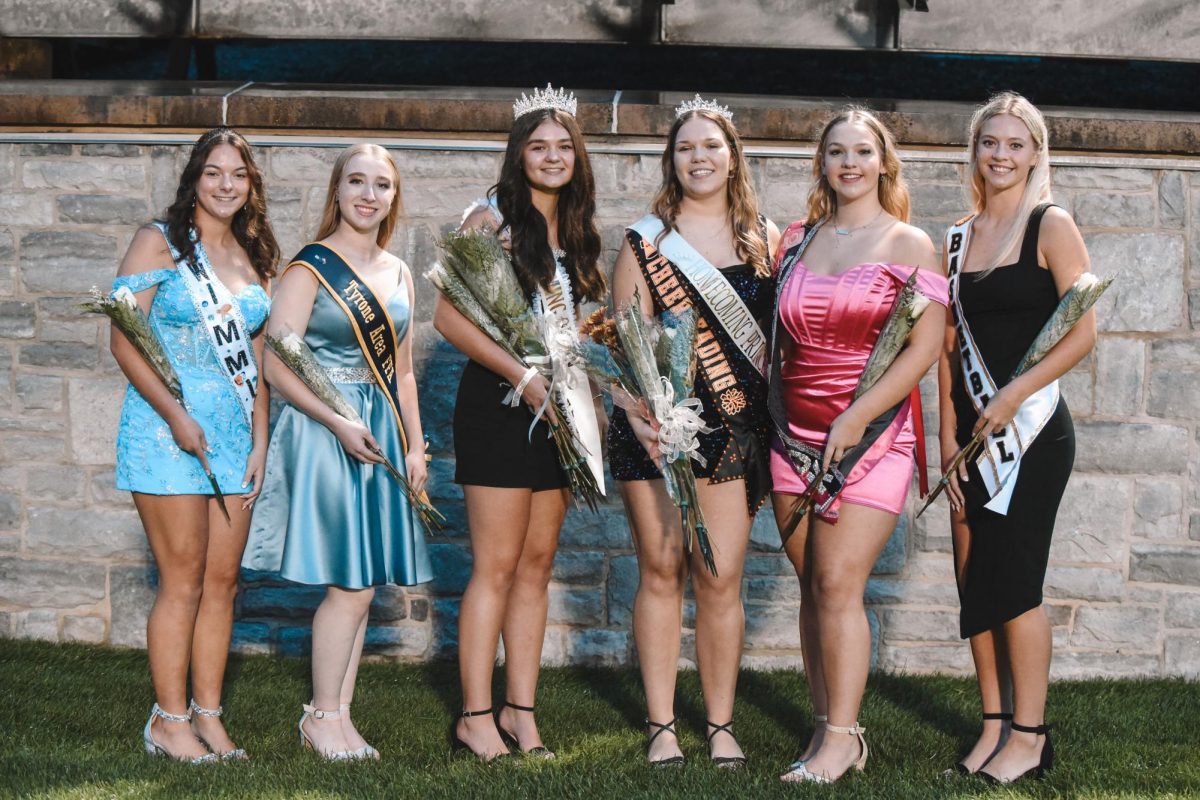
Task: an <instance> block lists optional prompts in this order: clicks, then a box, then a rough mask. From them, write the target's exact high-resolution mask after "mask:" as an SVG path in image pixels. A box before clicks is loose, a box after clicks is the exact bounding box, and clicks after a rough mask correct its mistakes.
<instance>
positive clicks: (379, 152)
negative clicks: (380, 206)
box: [316, 142, 403, 249]
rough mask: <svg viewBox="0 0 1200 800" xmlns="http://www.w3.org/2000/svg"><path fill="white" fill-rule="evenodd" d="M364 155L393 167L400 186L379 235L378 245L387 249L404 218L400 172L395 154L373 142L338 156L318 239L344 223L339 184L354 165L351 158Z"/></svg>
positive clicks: (393, 174)
mask: <svg viewBox="0 0 1200 800" xmlns="http://www.w3.org/2000/svg"><path fill="white" fill-rule="evenodd" d="M360 154H361V155H369V156H373V157H375V158H377V159H379V160H380V161H383V162H385V163H386V164H387V165H388V166H389V167H391V168H392V180H393V181H394V182H395V184H396V197H395V199H394V200H392V207H391V208H389V209H388V213H387V216H386V217H384V220H383V222H381V223H380V225H379V232H378V233H377V234H376V236H375V243H376V244H377V245H379V246H380V247H382V248H385V249H386V248H387V246H388V242H390V241H391V240H392V233H394V232H395V230H396V222H397V220H399V219H400V214H401V211H402V205H403V204H402V203H401V201H400V169H399V168H398V167H397V166H396V161H395V160H394V159H393V158H392V154H391V153H389V152H388V151H387V150H385V149H383V148H382V147H380V146H379V145H377V144H371V143H370V142H359V143H358V144H352V145H350V146H349V147H347V148H346V149H345V150H343V151H342V152H340V153H338V157H337V161H335V162H333V172H331V173H330V174H329V189H328V191H326V192H325V207H324V208H323V209H322V210H321V224H320V225H318V226H317V237H316V238H317V239H324V238H326V237H327V236H329V235H330V234H332V233H333V232H334V231H335V230H337V226H338V224H339V223H340V222H341V221H342V211H341V209H340V208H338V202H337V188H338V184H339V183H341V182H342V175H343V174H345V172H346V165H347V164H349V163H350V159H352V158H354V157H355V156H357V155H360Z"/></svg>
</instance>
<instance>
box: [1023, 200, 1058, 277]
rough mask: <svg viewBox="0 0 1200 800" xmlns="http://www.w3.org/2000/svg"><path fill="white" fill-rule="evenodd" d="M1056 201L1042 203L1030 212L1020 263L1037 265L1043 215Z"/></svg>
mask: <svg viewBox="0 0 1200 800" xmlns="http://www.w3.org/2000/svg"><path fill="white" fill-rule="evenodd" d="M1052 205H1054V203H1042V204H1041V205H1040V206H1038V207H1037V208H1035V209H1034V210H1033V211H1032V212H1031V213H1030V214H1029V223H1028V224H1027V225H1026V226H1025V237H1024V238H1023V239H1022V240H1021V255H1020V256H1019V257H1018V258H1017V263H1018V264H1032V265H1033V266H1035V267H1036V266H1037V246H1038V235H1039V232H1040V231H1041V228H1042V217H1043V216H1045V214H1046V209H1048V208H1050V206H1052Z"/></svg>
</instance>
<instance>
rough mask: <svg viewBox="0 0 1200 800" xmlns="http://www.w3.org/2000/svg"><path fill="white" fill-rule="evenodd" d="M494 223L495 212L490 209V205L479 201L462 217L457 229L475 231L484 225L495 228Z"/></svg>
mask: <svg viewBox="0 0 1200 800" xmlns="http://www.w3.org/2000/svg"><path fill="white" fill-rule="evenodd" d="M496 225H497V223H496V214H495V212H494V211H492V207H491V206H489V205H485V204H483V203H479V204H477V205H476V206H475V208H474V209H473V210H472V211H470V212H469V213H468V214H467V215H466V216H465V217H463V221H462V224H461V225H459V226H458V229H459V230H460V231H477V230H479V229H480V228H483V227H485V226H486V227H488V228H491V229H492V230H495V229H496Z"/></svg>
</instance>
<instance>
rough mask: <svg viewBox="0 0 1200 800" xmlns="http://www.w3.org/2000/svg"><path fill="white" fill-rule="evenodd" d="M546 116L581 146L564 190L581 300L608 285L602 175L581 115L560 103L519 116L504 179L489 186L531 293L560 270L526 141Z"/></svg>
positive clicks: (565, 233)
mask: <svg viewBox="0 0 1200 800" xmlns="http://www.w3.org/2000/svg"><path fill="white" fill-rule="evenodd" d="M546 120H553V121H554V122H557V123H558V124H559V125H562V126H563V128H565V129H566V131H567V135H568V136H570V137H571V145H572V147H573V148H574V149H575V169H574V172H573V173H572V175H571V180H570V182H569V183H568V184H567V185H566V186H564V187H563V188H562V189H560V190H559V193H558V244H559V246H560V247H562V248H563V250H565V251H566V253H567V256H566V264H565V266H566V269H567V274H568V275H569V276H570V278H571V285H572V286H573V287H574V289H575V293H576V295H577V297H576V298H575V300H576V301H577V302H578V301H580V300H599V299H600V298H602V297H603V296H604V293H605V292H606V291H607V286H606V284H605V280H604V273H602V272H601V271H600V270H599V268H598V266H597V264H598V262H599V260H600V231H599V230H597V229H596V220H595V217H596V180H595V178H594V177H593V176H592V165H591V162H590V161H589V160H588V154H587V148H586V147H585V146H584V142H583V134H582V133H581V132H580V130H579V125H578V124H577V123H576V122H575V117H573V116H571V115H570V114H568V113H566V112H565V111H560V110H558V109H556V108H547V109H543V110H539V111H531V112H529V113H528V114H522V115H521V116H520V117H518V118H517V119H516V120H515V121H514V122H513V126H512V131H511V132H510V133H509V135H508V147H507V148H506V149H505V151H504V162H503V163H502V164H501V165H500V179H499V180H498V181H497V182H496V185H495V186H493V187H492V188H491V189H489V190H488V195H489V196H491V197H495V198H496V207H497V208H498V209H499V210H500V216H501V218H502V219H503V220H504V222H503V223H502V227H503V228H507V229H508V231H509V233H510V235H511V237H512V250H511V253H512V261H513V267H514V268H515V269H516V273H517V279H518V280H519V281H520V282H521V287H522V288H524V289H525V291H526V292H527V293H529V294H532V293H533V292H535V291H536V290H537V288H538V287H539V286H548V285H549V284H550V280H551V279H552V278H553V276H554V253H552V252H551V250H550V245H549V244H548V243H547V237H548V235H549V229H548V227H547V223H546V218H545V217H544V216H542V213H541V212H540V211H538V210H537V208H535V207H534V205H533V192H532V190H531V189H530V188H529V181H528V180H527V179H526V178H525V157H524V154H525V144H526V143H527V142H528V141H529V137H530V136H532V135H533V132H534V131H535V130H536V129H537V127H538V126H539V125H541V124H542V123H543V122H545V121H546Z"/></svg>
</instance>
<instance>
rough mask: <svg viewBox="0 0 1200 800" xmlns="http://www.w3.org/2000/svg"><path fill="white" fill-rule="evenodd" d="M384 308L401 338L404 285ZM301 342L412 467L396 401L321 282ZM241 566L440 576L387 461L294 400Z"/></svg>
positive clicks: (305, 578)
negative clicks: (366, 459)
mask: <svg viewBox="0 0 1200 800" xmlns="http://www.w3.org/2000/svg"><path fill="white" fill-rule="evenodd" d="M386 305H387V309H388V313H389V314H390V315H391V317H392V321H393V322H394V323H395V325H396V338H397V339H398V340H403V338H404V336H405V335H406V334H407V333H408V328H409V322H410V320H411V317H412V314H411V308H410V307H409V302H408V291H407V289H406V288H405V286H404V284H403V283H402V284H401V285H400V287H399V288H398V289H397V290H396V292H395V293H394V294H393V295H392V297H391V298H390V299H389V300H388V301H387V304H386ZM304 341H305V342H306V343H307V344H308V346H309V347H310V348H311V349H312V351H313V353H314V354H315V355H316V357H317V360H318V361H320V362H321V364H322V366H324V367H325V368H326V369H327V370H328V371H329V372H330V377H331V378H333V381H334V383H335V384H336V385H337V387H338V389H340V390H341V392H342V394H344V395H346V398H347V399H348V400H349V401H350V405H352V406H353V407H354V408H355V410H357V411H358V413H359V414H360V415H361V416H362V418H363V420H364V421H365V422H366V424H367V427H369V428H370V429H371V433H372V434H373V435H374V436H375V439H376V440H377V441H378V442H379V446H380V448H382V450H383V452H384V453H385V454H386V455H387V457H388V459H389V460H390V461H391V462H392V463H393V464H395V465H396V468H397V469H399V470H400V471H401V472H405V469H406V468H405V463H404V455H405V454H404V449H403V446H402V445H401V443H400V430H399V428H398V426H397V424H396V417H395V415H394V414H393V413H392V407H391V404H390V403H389V402H388V399H387V396H386V395H385V394H384V392H383V390H382V389H380V388H379V386H378V385H377V384H376V383H375V382H374V380H373V379H371V378H369V377H367V376H368V372H369V368H368V366H367V361H366V359H365V358H364V357H363V354H362V351H361V350H360V349H359V345H358V340H357V339H356V338H355V335H354V330H353V328H352V327H351V323H350V320H349V319H348V318H347V317H346V314H345V312H343V311H342V309H341V308H340V307H339V306H338V305H337V304H336V303H335V302H334V300H333V299H332V298H331V297H330V296H329V293H328V292H327V291H326V290H325V289H324V288H318V290H317V299H316V301H315V302H314V304H313V310H312V316H311V318H310V319H309V322H308V330H307V331H306V332H305V334H304ZM242 566H244V567H247V568H248V569H255V570H261V571H266V572H275V573H279V575H280V576H282V577H283V578H285V579H287V580H289V581H294V582H296V583H306V584H315V585H325V586H338V587H341V588H344V589H362V588H365V587H367V586H379V585H382V584H388V583H395V584H402V585H405V586H408V585H412V584H415V583H422V582H424V581H428V580H430V579H431V578H432V577H433V575H432V569H431V568H430V565H429V553H428V552H427V550H426V547H425V536H424V532H423V529H422V527H421V525H420V522H419V521H418V519H417V516H416V514H415V512H414V511H413V510H412V508H411V507H410V505H409V503H408V499H407V498H406V497H405V495H404V493H403V491H401V489H400V486H399V484H398V483H396V481H395V480H394V479H393V478H392V477H391V476H390V475H389V474H388V472H387V470H386V469H385V468H384V467H382V466H378V465H375V464H364V463H362V462H361V461H358V460H357V459H355V458H353V457H351V456H350V455H348V454H347V453H346V451H345V450H343V449H342V445H341V444H340V443H339V442H338V439H337V437H336V436H334V435H333V433H332V432H331V431H330V430H329V429H328V428H326V427H325V426H324V425H322V424H321V423H319V422H316V421H315V420H313V419H312V418H311V417H309V416H308V415H307V414H305V413H304V412H303V411H300V410H298V409H296V408H294V407H293V406H291V405H290V404H289V405H286V406H285V407H284V409H283V411H282V412H281V413H280V415H279V418H278V420H277V421H276V423H275V428H274V430H273V431H272V433H271V444H270V449H269V450H268V453H267V470H266V477H265V478H264V480H263V490H262V494H261V495H260V496H259V498H258V502H256V503H255V504H254V518H253V520H252V522H251V526H250V538H249V541H248V542H247V545H246V553H245V556H244V557H243V559H242Z"/></svg>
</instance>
